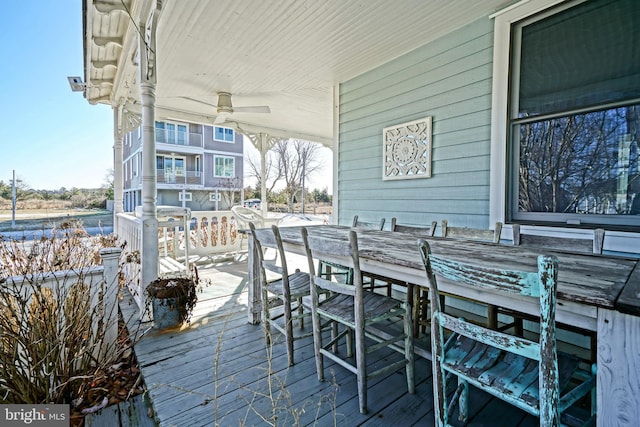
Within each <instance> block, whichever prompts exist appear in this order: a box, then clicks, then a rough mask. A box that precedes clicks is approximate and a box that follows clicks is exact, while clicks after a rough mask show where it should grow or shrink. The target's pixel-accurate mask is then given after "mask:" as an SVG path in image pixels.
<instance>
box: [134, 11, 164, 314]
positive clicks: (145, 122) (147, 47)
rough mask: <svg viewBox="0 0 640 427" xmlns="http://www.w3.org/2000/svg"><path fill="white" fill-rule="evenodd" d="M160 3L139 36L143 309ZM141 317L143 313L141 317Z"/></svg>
mask: <svg viewBox="0 0 640 427" xmlns="http://www.w3.org/2000/svg"><path fill="white" fill-rule="evenodd" d="M161 6H162V5H161V2H159V1H158V2H157V4H156V9H155V10H154V11H153V12H152V14H151V16H150V18H149V21H148V22H147V23H146V25H143V26H142V28H146V30H145V31H144V32H143V34H144V35H141V36H140V46H139V49H138V51H139V54H140V66H139V67H140V95H141V96H140V98H141V101H142V252H141V262H142V265H141V272H140V279H141V290H142V295H143V299H144V307H146V306H147V295H146V292H145V291H146V289H147V286H148V285H149V283H151V282H152V281H153V280H155V279H157V278H158V257H159V253H158V215H157V211H156V200H157V177H156V174H157V173H156V138H155V104H156V82H157V77H156V69H157V67H156V29H157V24H158V18H159V16H160V7H161ZM142 315H144V309H143V310H142V311H141V316H142Z"/></svg>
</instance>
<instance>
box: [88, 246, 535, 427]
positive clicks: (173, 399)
mask: <svg viewBox="0 0 640 427" xmlns="http://www.w3.org/2000/svg"><path fill="white" fill-rule="evenodd" d="M291 260H292V261H293V262H294V265H295V266H298V265H299V266H301V267H302V266H303V264H305V263H306V260H305V259H303V258H302V257H296V256H292V258H291ZM200 274H201V276H203V277H206V278H209V279H211V281H212V284H211V286H208V287H205V288H204V289H203V292H202V293H200V294H199V295H198V298H199V301H198V304H197V305H196V309H195V311H194V315H193V317H192V321H191V324H190V325H186V326H184V327H183V328H182V329H181V330H174V331H167V332H162V333H159V332H156V331H154V330H153V329H149V328H151V327H152V324H151V323H149V322H142V323H141V322H140V321H139V316H138V313H137V310H136V308H135V304H134V303H132V301H131V299H130V297H128V298H125V299H124V300H123V301H122V302H121V303H120V307H121V309H122V312H123V315H124V316H125V319H127V320H128V324H129V329H130V331H132V333H136V332H137V333H138V338H137V343H136V345H135V352H136V356H137V359H138V363H139V366H140V369H141V373H142V376H143V377H144V381H145V384H146V386H147V389H148V392H147V395H146V398H147V402H148V405H149V406H150V407H152V409H153V414H154V416H155V421H156V422H158V425H160V426H173V425H175V426H183V425H184V426H187V425H188V426H212V425H221V426H226V425H229V426H233V425H245V426H252V425H255V426H259V425H260V426H262V425H317V426H326V425H336V426H356V425H366V426H398V425H402V426H410V425H422V426H434V425H435V424H434V423H435V420H434V414H433V395H432V389H433V381H432V376H431V362H430V361H429V360H428V359H425V358H422V357H417V358H416V378H415V379H416V393H415V394H413V395H411V394H408V393H407V391H406V383H405V378H404V375H403V373H402V372H396V373H392V374H389V375H386V376H382V377H378V378H377V379H376V380H374V381H373V382H372V383H371V384H370V387H369V400H370V408H369V413H368V414H367V415H362V414H360V412H359V410H358V393H357V388H356V379H355V376H354V375H353V374H351V373H350V372H348V371H346V370H345V369H344V368H342V367H340V366H338V365H336V364H330V365H327V371H326V372H327V376H328V377H327V380H326V381H325V382H319V381H318V380H317V377H316V370H315V369H316V368H315V360H314V351H313V339H312V337H309V338H307V339H305V340H304V341H299V342H297V343H296V358H297V362H296V364H295V365H294V366H292V367H289V366H287V354H286V346H285V345H284V337H283V336H282V335H277V339H276V341H275V342H274V343H273V345H272V346H267V345H266V341H265V335H264V329H263V327H262V326H261V325H251V324H249V323H248V322H247V314H246V312H247V291H248V287H249V284H248V274H247V263H246V262H244V261H243V262H235V263H220V264H218V265H215V266H211V267H208V268H204V269H201V270H200ZM307 327H308V328H310V327H311V325H310V324H308V325H307ZM425 340H426V338H425V336H423V338H422V343H421V345H423V346H424V345H428V343H427V342H426V341H425ZM370 363H371V364H372V365H379V364H381V363H385V357H384V355H382V356H379V357H378V358H375V359H372V360H370ZM496 414H500V416H496ZM470 415H471V417H472V418H471V421H470V425H475V426H486V427H489V426H491V427H499V426H505V427H506V426H509V427H515V426H533V425H537V420H536V419H535V418H534V417H532V416H530V415H527V414H526V413H524V412H522V411H520V410H518V409H515V408H514V407H512V406H510V405H508V404H505V403H504V402H502V401H500V400H497V399H492V398H490V396H488V395H486V394H484V393H482V392H479V391H473V392H472V393H471V405H470ZM143 416H146V415H143ZM90 425H91V424H90Z"/></svg>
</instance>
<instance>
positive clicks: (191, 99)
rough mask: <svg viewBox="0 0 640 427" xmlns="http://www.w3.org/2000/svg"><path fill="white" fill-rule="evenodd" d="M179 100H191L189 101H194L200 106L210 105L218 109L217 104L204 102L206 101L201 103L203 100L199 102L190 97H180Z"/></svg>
mask: <svg viewBox="0 0 640 427" xmlns="http://www.w3.org/2000/svg"><path fill="white" fill-rule="evenodd" d="M179 98H182V99H187V100H189V101H193V102H197V103H198V104H202V105H208V106H209V107H213V108H216V107H217V105H216V104H211V103H210V102H204V101H201V100H199V99H196V98H192V97H190V96H180V97H179Z"/></svg>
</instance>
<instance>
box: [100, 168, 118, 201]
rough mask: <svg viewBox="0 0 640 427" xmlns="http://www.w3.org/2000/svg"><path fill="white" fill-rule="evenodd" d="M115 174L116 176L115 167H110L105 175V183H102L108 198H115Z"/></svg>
mask: <svg viewBox="0 0 640 427" xmlns="http://www.w3.org/2000/svg"><path fill="white" fill-rule="evenodd" d="M113 176H114V173H113V168H110V169H108V170H107V173H106V175H105V177H104V184H103V185H102V188H103V189H104V190H105V192H104V195H105V197H106V199H107V200H113V199H114V197H115V194H114V189H113V182H114V179H113Z"/></svg>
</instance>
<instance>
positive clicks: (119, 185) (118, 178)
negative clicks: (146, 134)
mask: <svg viewBox="0 0 640 427" xmlns="http://www.w3.org/2000/svg"><path fill="white" fill-rule="evenodd" d="M122 128H123V126H122V106H118V107H117V108H114V109H113V229H114V230H117V229H118V224H117V221H118V214H119V213H122V212H124V196H123V193H124V178H123V174H122V137H123V132H122Z"/></svg>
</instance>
